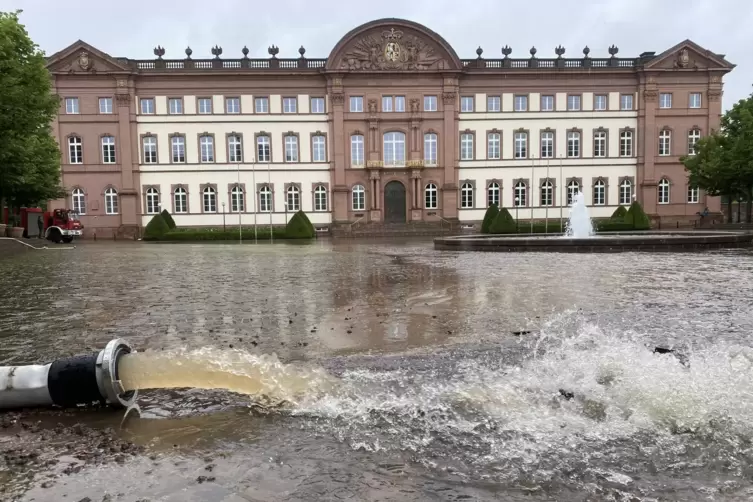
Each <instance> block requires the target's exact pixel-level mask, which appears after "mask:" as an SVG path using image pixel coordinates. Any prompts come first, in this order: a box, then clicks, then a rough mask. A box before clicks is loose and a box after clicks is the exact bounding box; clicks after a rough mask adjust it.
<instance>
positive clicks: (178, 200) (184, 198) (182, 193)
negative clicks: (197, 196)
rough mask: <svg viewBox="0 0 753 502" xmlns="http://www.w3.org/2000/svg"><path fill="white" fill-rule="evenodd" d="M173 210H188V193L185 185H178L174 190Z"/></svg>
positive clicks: (179, 211) (175, 211)
mask: <svg viewBox="0 0 753 502" xmlns="http://www.w3.org/2000/svg"><path fill="white" fill-rule="evenodd" d="M173 212H174V213H176V214H177V213H187V212H188V193H186V189H185V188H183V187H178V188H176V189H175V191H174V192H173Z"/></svg>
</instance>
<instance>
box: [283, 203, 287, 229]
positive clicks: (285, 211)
mask: <svg viewBox="0 0 753 502" xmlns="http://www.w3.org/2000/svg"><path fill="white" fill-rule="evenodd" d="M283 204H285V225H287V224H288V201H285V202H283Z"/></svg>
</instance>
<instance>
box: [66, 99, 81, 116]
mask: <svg viewBox="0 0 753 502" xmlns="http://www.w3.org/2000/svg"><path fill="white" fill-rule="evenodd" d="M65 113H67V114H69V115H71V114H73V115H75V114H78V113H81V112H80V111H79V108H78V98H65Z"/></svg>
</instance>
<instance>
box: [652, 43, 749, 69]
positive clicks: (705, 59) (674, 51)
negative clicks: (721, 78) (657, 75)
mask: <svg viewBox="0 0 753 502" xmlns="http://www.w3.org/2000/svg"><path fill="white" fill-rule="evenodd" d="M734 67H735V65H733V64H732V63H730V62H729V61H727V60H726V59H724V56H723V55H721V54H715V53H713V52H711V51H710V50H708V49H704V48H703V47H701V46H700V45H698V44H696V43H695V42H693V41H692V40H685V41H684V42H680V43H679V44H677V45H675V46H674V47H672V48H670V49H668V50H666V51H664V52H662V53H661V54H659V55H657V56H656V57H654V58H653V59H652V60H651V61H649V62H648V63H647V64H646V66H645V68H646V69H652V70H654V69H662V70H664V69H680V70H682V69H691V70H697V69H704V70H706V69H717V70H728V71H729V70H731V69H732V68H734Z"/></svg>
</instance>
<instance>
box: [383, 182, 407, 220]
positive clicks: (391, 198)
mask: <svg viewBox="0 0 753 502" xmlns="http://www.w3.org/2000/svg"><path fill="white" fill-rule="evenodd" d="M406 206H407V199H406V197H405V185H403V184H402V183H400V182H399V181H390V182H389V183H387V184H386V185H385V186H384V222H385V223H405V222H406Z"/></svg>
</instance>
